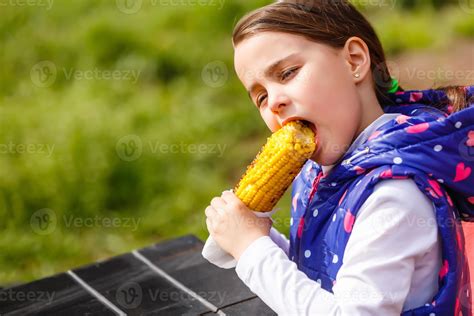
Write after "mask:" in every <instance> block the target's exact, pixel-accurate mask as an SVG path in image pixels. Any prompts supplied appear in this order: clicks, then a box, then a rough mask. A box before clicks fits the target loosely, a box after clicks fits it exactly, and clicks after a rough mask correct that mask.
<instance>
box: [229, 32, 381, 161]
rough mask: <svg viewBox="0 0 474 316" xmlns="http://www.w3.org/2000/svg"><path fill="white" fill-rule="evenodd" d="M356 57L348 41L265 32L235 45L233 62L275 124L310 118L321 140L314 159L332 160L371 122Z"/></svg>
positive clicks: (273, 127) (272, 126)
mask: <svg viewBox="0 0 474 316" xmlns="http://www.w3.org/2000/svg"><path fill="white" fill-rule="evenodd" d="M351 58H352V57H351V54H349V53H348V51H347V50H346V47H345V48H343V49H334V48H332V47H330V46H327V45H323V44H319V43H316V42H313V41H310V40H307V39H306V38H304V37H302V36H298V35H293V34H289V33H281V32H261V33H258V34H256V35H253V36H251V37H248V38H246V39H244V40H243V41H242V42H240V43H239V44H238V45H237V46H236V47H235V55H234V64H235V70H236V73H237V75H238V77H239V79H240V81H241V82H242V83H243V85H244V86H245V88H246V89H247V91H248V92H249V95H250V98H251V99H252V101H253V102H254V104H255V105H256V106H257V108H258V109H259V111H260V115H261V116H262V118H263V120H264V121H265V123H266V124H267V126H268V127H269V128H270V130H271V131H272V132H275V131H276V130H278V129H280V128H281V127H282V126H283V125H284V124H286V123H287V122H288V121H291V120H296V119H301V120H305V121H307V122H309V123H311V125H312V127H313V129H314V130H315V131H316V133H317V134H316V141H317V142H318V146H317V150H316V151H315V153H314V154H313V156H312V157H311V159H312V160H314V161H316V162H317V163H319V164H321V165H331V164H334V163H336V162H337V161H338V160H339V158H341V157H342V155H343V154H344V153H345V152H346V151H347V149H348V148H349V146H350V144H351V143H352V142H353V141H354V140H355V138H356V137H357V136H358V135H359V133H360V132H361V131H362V130H363V129H364V128H365V127H366V126H363V125H368V124H367V123H370V122H367V120H365V119H364V115H363V114H364V113H363V112H364V111H363V106H362V103H361V102H360V99H361V93H360V91H358V89H357V84H356V79H357V78H355V76H354V74H355V73H356V72H358V69H356V67H357V65H354V63H353V61H352V60H351ZM369 64H370V60H369ZM382 113H383V112H381V110H380V113H379V114H382Z"/></svg>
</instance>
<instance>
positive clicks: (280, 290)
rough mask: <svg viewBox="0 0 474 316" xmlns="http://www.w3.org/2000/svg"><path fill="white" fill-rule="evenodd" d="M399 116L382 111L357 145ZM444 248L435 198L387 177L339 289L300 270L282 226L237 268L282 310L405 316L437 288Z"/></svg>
mask: <svg viewBox="0 0 474 316" xmlns="http://www.w3.org/2000/svg"><path fill="white" fill-rule="evenodd" d="M391 118H393V115H388V114H385V115H382V117H380V118H379V119H378V120H376V121H375V122H374V123H372V125H370V126H369V127H368V128H367V129H366V130H365V131H364V132H363V133H362V134H361V135H360V136H359V137H358V138H357V140H356V142H354V144H356V143H359V142H361V141H363V140H364V139H365V138H366V137H368V135H370V134H371V131H373V130H374V129H375V128H376V127H378V126H380V124H382V123H384V122H385V121H387V120H388V119H391ZM330 168H331V167H330V166H329V167H325V168H323V171H324V172H325V173H326V172H328V171H329V170H330ZM440 247H441V242H440V240H439V238H438V226H437V223H436V218H435V211H434V206H433V204H432V202H431V201H430V200H429V199H428V198H427V197H426V196H425V195H424V194H423V193H422V192H421V191H420V190H419V189H418V187H417V186H416V184H415V183H414V182H413V180H411V179H406V180H384V181H381V182H379V183H378V184H377V185H375V187H374V191H373V193H372V194H371V195H370V196H369V197H368V198H367V200H366V201H365V203H364V204H363V205H362V206H361V208H360V210H359V212H358V213H357V216H356V221H355V223H354V226H353V229H352V233H351V235H350V237H349V240H348V243H347V246H346V249H345V252H344V264H343V265H342V266H341V268H340V270H339V272H338V274H337V276H336V284H335V285H334V287H333V292H334V294H333V293H331V292H329V291H326V290H325V289H323V288H322V287H321V286H320V284H319V283H318V282H317V281H314V280H311V279H309V278H308V277H307V276H306V274H304V273H303V272H302V271H300V270H298V269H297V267H296V264H295V263H294V262H293V261H291V260H289V258H288V250H289V241H288V239H287V238H286V237H285V236H284V235H282V234H280V233H279V232H278V231H277V230H276V229H275V228H272V229H271V232H270V236H264V237H261V238H259V239H257V240H256V241H254V242H253V243H252V244H251V245H250V246H249V247H248V248H247V249H246V250H245V251H244V252H243V253H242V255H241V257H240V259H239V261H238V262H237V266H236V272H237V275H238V276H239V278H240V279H241V280H242V281H243V282H244V283H245V284H246V285H247V286H248V287H249V288H250V290H251V291H252V292H254V293H255V294H257V295H258V296H259V297H260V298H261V299H262V300H263V301H264V302H265V303H266V304H267V305H268V306H269V307H270V308H272V309H273V310H274V311H275V312H277V313H278V314H279V315H351V316H352V315H400V313H401V312H402V311H405V310H409V309H412V308H416V307H418V306H421V305H423V304H428V303H431V298H432V297H433V296H434V295H435V294H436V293H437V291H438V271H439V269H440V267H441V248H440Z"/></svg>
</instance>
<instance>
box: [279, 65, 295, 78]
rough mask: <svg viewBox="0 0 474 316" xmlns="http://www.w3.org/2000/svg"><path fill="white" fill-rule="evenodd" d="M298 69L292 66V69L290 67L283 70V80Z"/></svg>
mask: <svg viewBox="0 0 474 316" xmlns="http://www.w3.org/2000/svg"><path fill="white" fill-rule="evenodd" d="M297 70H298V68H292V69H289V70H286V71H284V72H282V74H281V76H280V77H281V80H286V79H288V77H290V76H291V75H293V74H294V73H295V72H296V71H297Z"/></svg>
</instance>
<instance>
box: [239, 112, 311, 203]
mask: <svg viewBox="0 0 474 316" xmlns="http://www.w3.org/2000/svg"><path fill="white" fill-rule="evenodd" d="M314 138H315V135H314V132H313V131H312V130H311V128H309V127H308V126H306V125H305V124H304V123H303V122H301V121H292V122H289V123H288V124H286V125H285V126H283V127H282V128H281V129H279V130H278V131H276V132H275V133H274V134H273V135H272V136H271V137H269V138H268V140H267V143H266V144H265V146H263V148H262V149H261V150H260V152H259V153H258V154H257V156H256V157H255V159H254V160H253V161H252V163H251V164H250V165H249V166H248V168H247V171H246V172H245V174H244V175H243V176H242V178H241V179H240V181H239V183H238V184H237V186H236V187H235V188H234V192H235V194H236V195H237V197H238V198H239V199H241V200H242V202H243V203H244V204H245V205H247V206H248V207H249V208H250V209H251V210H253V211H258V212H270V211H271V210H272V209H273V207H274V206H275V204H276V203H277V202H278V201H279V200H280V198H281V197H282V196H283V194H284V193H285V191H286V189H287V188H288V187H289V186H290V184H291V183H292V182H293V179H294V178H295V177H296V175H297V174H298V173H299V172H300V170H301V168H302V167H303V165H304V163H305V162H306V160H307V159H308V158H310V157H311V155H312V154H313V152H314V150H315V149H316V144H315V141H314Z"/></svg>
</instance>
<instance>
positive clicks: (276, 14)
mask: <svg viewBox="0 0 474 316" xmlns="http://www.w3.org/2000/svg"><path fill="white" fill-rule="evenodd" d="M268 31H273V32H284V33H290V34H295V35H300V36H303V37H305V38H307V39H309V40H311V41H314V42H318V43H322V44H326V45H329V46H331V47H333V48H342V47H344V45H345V43H346V41H347V40H348V39H349V38H350V37H352V36H357V37H359V38H361V39H362V40H363V41H364V42H365V43H366V44H367V46H368V48H369V52H370V59H371V70H372V74H373V79H374V88H375V93H376V96H377V99H378V101H379V103H380V104H381V106H387V105H394V102H393V101H392V98H390V97H389V90H390V89H391V88H392V77H391V75H390V71H389V69H388V67H387V63H386V59H385V53H384V50H383V48H382V44H381V43H380V40H379V38H378V36H377V34H376V33H375V30H374V29H373V27H372V25H371V24H370V23H369V22H368V21H367V19H366V18H365V17H364V16H363V15H362V14H361V13H360V12H359V11H358V10H357V9H356V8H355V7H354V6H353V5H352V4H351V3H349V2H348V1H347V0H285V1H279V2H276V3H273V4H270V5H267V6H264V7H262V8H259V9H257V10H255V11H252V12H250V13H248V14H246V15H245V16H244V17H243V18H242V19H241V20H240V21H239V22H238V23H237V25H236V26H235V28H234V32H233V35H232V42H233V44H234V46H236V45H237V44H239V43H240V42H241V41H243V40H244V39H246V38H247V37H250V36H252V35H254V34H257V33H259V32H268ZM438 89H439V90H443V91H445V92H446V94H447V96H448V99H449V101H448V102H449V103H450V104H451V105H452V108H453V111H459V110H462V109H463V108H465V107H467V100H466V92H465V90H464V89H463V88H462V87H453V86H450V87H442V88H438ZM398 91H403V89H402V88H401V87H399V88H398Z"/></svg>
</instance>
